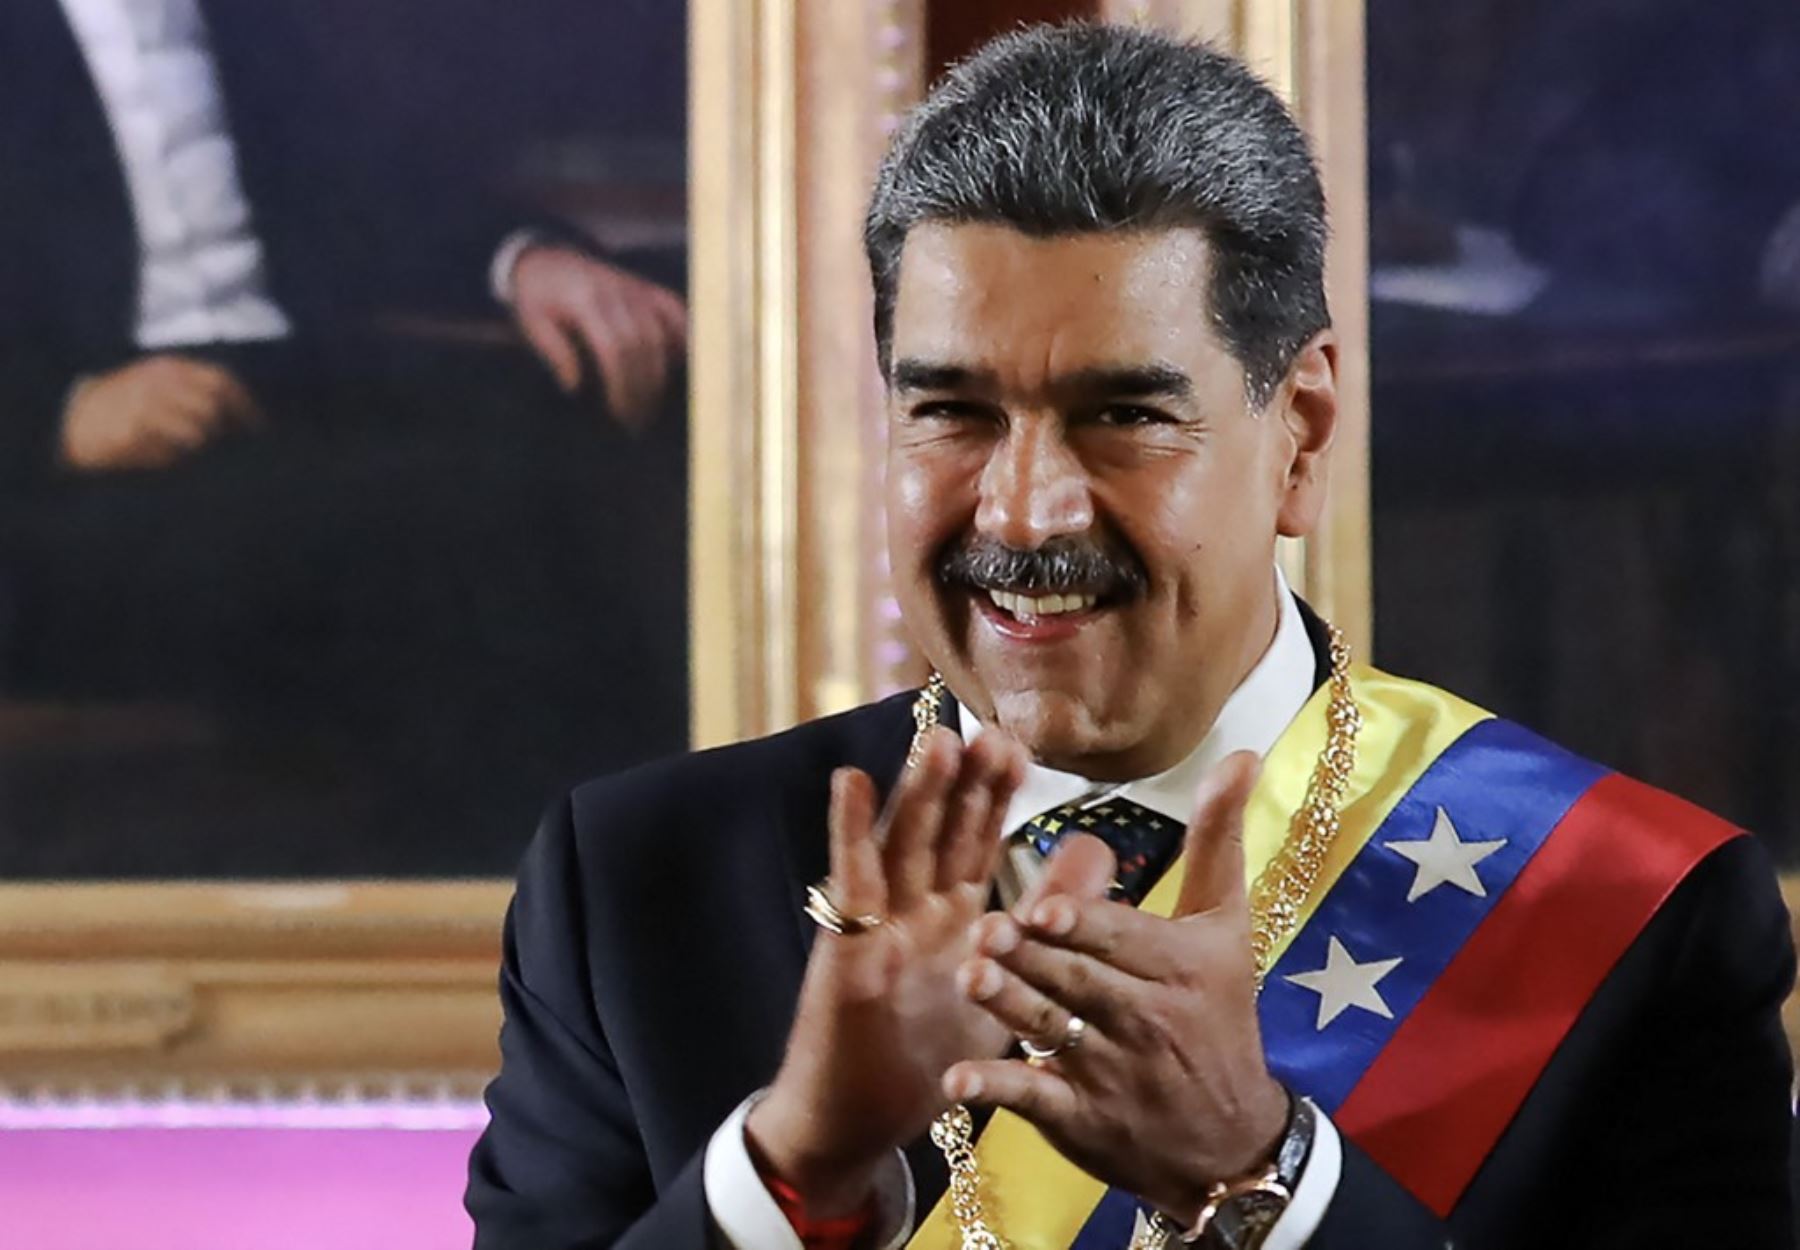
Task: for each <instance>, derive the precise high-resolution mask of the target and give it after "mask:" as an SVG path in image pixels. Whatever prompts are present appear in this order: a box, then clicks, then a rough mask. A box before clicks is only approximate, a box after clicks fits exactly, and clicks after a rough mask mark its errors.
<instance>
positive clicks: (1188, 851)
mask: <svg viewBox="0 0 1800 1250" xmlns="http://www.w3.org/2000/svg"><path fill="white" fill-rule="evenodd" d="M1261 773H1262V761H1261V760H1260V759H1258V758H1257V756H1256V753H1255V752H1253V751H1236V752H1233V753H1232V754H1231V755H1228V756H1226V757H1225V758H1224V759H1223V760H1221V761H1220V762H1219V764H1218V766H1217V767H1216V768H1214V769H1213V770H1212V771H1211V772H1209V773H1208V774H1207V775H1206V780H1204V781H1202V782H1201V783H1200V793H1199V795H1198V796H1197V798H1196V799H1195V803H1194V818H1193V820H1192V821H1190V822H1189V823H1188V830H1187V842H1186V845H1185V846H1184V847H1183V848H1182V849H1183V858H1184V860H1185V861H1186V863H1187V871H1186V873H1185V875H1184V876H1183V877H1182V880H1181V895H1180V897H1179V898H1178V899H1177V901H1176V903H1175V918H1176V919H1180V918H1181V917H1183V916H1196V915H1199V914H1201V913H1202V912H1209V911H1216V910H1219V909H1221V908H1223V907H1225V906H1227V905H1228V904H1231V903H1234V902H1244V901H1246V899H1247V893H1246V890H1245V886H1244V807H1245V805H1246V804H1248V803H1249V801H1250V791H1251V790H1252V789H1253V788H1254V787H1255V785H1256V779H1257V777H1258V776H1259V775H1261Z"/></svg>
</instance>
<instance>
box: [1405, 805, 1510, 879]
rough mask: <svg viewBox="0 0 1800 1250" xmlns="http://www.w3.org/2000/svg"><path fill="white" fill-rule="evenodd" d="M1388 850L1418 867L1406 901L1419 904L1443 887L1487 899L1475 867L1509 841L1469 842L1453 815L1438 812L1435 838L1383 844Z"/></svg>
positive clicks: (1434, 826) (1432, 830)
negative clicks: (1449, 887) (1453, 887)
mask: <svg viewBox="0 0 1800 1250" xmlns="http://www.w3.org/2000/svg"><path fill="white" fill-rule="evenodd" d="M1382 845H1383V846H1385V847H1386V848H1387V849H1388V850H1390V851H1392V852H1394V854H1396V855H1401V856H1404V857H1405V858H1407V859H1410V860H1411V861H1412V862H1413V863H1414V864H1416V865H1418V871H1417V872H1415V873H1414V874H1413V882H1412V887H1411V888H1410V889H1408V890H1407V892H1406V901H1407V902H1409V903H1414V902H1417V901H1418V900H1419V899H1421V898H1423V897H1424V896H1425V895H1427V894H1429V893H1431V892H1432V891H1433V890H1435V889H1437V888H1438V887H1439V886H1440V885H1453V886H1455V887H1456V888H1457V889H1459V890H1463V891H1466V892H1467V893H1470V894H1473V895H1475V896H1476V897H1478V898H1486V897H1487V887H1486V886H1484V885H1483V884H1482V883H1481V877H1480V876H1479V875H1478V874H1477V873H1476V871H1475V865H1476V864H1479V863H1480V862H1481V861H1482V860H1484V859H1486V858H1487V857H1488V856H1490V855H1492V854H1493V853H1494V852H1495V851H1498V850H1499V849H1500V848H1501V847H1503V846H1505V845H1506V839H1505V838H1496V839H1494V840H1493V841H1491V842H1465V841H1463V839H1462V836H1461V835H1460V834H1458V833H1457V831H1456V826H1455V824H1453V823H1452V822H1451V820H1450V813H1449V812H1447V811H1445V810H1444V809H1443V808H1442V807H1439V808H1438V809H1437V819H1436V820H1435V821H1434V822H1433V823H1432V826H1431V836H1430V837H1428V838H1419V839H1416V840H1414V841H1411V842H1383V843H1382Z"/></svg>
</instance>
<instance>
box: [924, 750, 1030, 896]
mask: <svg viewBox="0 0 1800 1250" xmlns="http://www.w3.org/2000/svg"><path fill="white" fill-rule="evenodd" d="M1013 761H1014V749H1009V746H1008V742H1007V740H1006V739H1005V738H1004V737H1003V736H1002V735H1000V734H983V735H982V736H981V737H979V738H977V739H975V741H974V742H973V743H972V744H970V746H969V748H968V750H967V751H966V752H965V754H964V760H963V769H962V772H961V774H960V775H959V776H958V777H957V782H956V787H955V789H953V790H952V791H951V792H950V797H949V800H948V802H947V803H946V805H945V819H944V828H943V831H942V833H941V835H940V837H939V839H938V846H937V854H936V864H937V880H936V887H937V889H938V890H939V891H943V890H948V889H950V888H951V887H952V886H955V885H960V884H962V883H963V882H965V881H971V880H973V879H974V878H975V875H976V873H977V872H978V871H979V869H980V868H981V867H982V866H983V865H985V864H987V863H988V862H989V860H990V859H991V858H992V854H991V853H992V852H993V850H994V849H995V846H996V844H997V843H998V842H999V840H1000V832H999V828H1000V824H1001V822H1002V821H1004V820H1005V818H1006V805H1007V804H1008V803H1009V802H1010V801H1011V798H1012V791H1013V789H1015V788H1016V787H1015V786H1013V785H1010V784H1008V783H1009V782H1010V781H1011V778H1012V774H1013V773H1014V772H1015V771H1017V772H1018V773H1019V775H1020V776H1023V769H1022V768H1021V769H1017V770H1015V768H1014V762H1013ZM996 808H997V809H998V810H996Z"/></svg>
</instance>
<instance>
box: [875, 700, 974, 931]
mask: <svg viewBox="0 0 1800 1250" xmlns="http://www.w3.org/2000/svg"><path fill="white" fill-rule="evenodd" d="M962 767H963V749H962V742H961V740H960V739H959V738H958V737H957V736H956V735H955V734H954V733H952V732H950V731H949V730H948V729H937V730H934V731H933V732H932V733H930V734H929V735H927V736H926V739H925V743H924V749H923V751H922V752H921V754H920V757H919V762H918V763H917V764H914V765H913V766H912V767H911V768H909V769H907V770H906V773H905V775H904V776H902V777H901V779H900V785H899V787H898V788H897V790H896V791H895V794H894V799H893V801H892V803H891V804H890V805H889V810H888V814H887V815H886V816H885V817H884V818H883V821H882V856H881V859H882V867H883V869H884V871H885V873H886V877H887V883H888V906H889V907H891V908H892V909H893V910H894V911H896V912H902V911H905V910H907V909H908V908H910V907H912V906H913V905H915V904H916V903H917V902H918V901H919V900H920V899H921V898H923V897H924V896H925V895H926V894H928V893H930V891H931V889H932V886H933V883H934V882H935V880H936V876H937V871H936V865H935V863H934V860H935V858H936V855H935V851H936V847H937V840H938V831H939V829H940V828H941V826H942V823H943V819H944V806H945V802H946V800H947V798H948V796H949V793H950V788H951V786H953V785H954V784H955V783H956V779H957V776H958V774H959V773H960V772H961V771H962Z"/></svg>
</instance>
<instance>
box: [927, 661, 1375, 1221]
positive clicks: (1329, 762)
mask: <svg viewBox="0 0 1800 1250" xmlns="http://www.w3.org/2000/svg"><path fill="white" fill-rule="evenodd" d="M1326 629H1327V630H1329V631H1330V634H1331V677H1330V686H1331V694H1330V698H1329V702H1328V703H1327V705H1326V709H1325V726H1326V727H1325V749H1324V750H1323V751H1321V752H1319V760H1318V763H1317V764H1315V765H1314V766H1313V773H1312V777H1311V779H1310V780H1309V781H1308V782H1307V784H1306V798H1305V800H1304V801H1303V802H1302V803H1301V804H1300V808H1299V810H1298V811H1296V812H1295V813H1294V819H1293V821H1292V823H1291V824H1290V825H1289V826H1288V836H1287V838H1286V839H1285V840H1284V841H1283V842H1282V844H1281V847H1280V849H1279V850H1277V851H1276V852H1275V857H1274V858H1273V859H1271V860H1270V861H1269V863H1268V865H1267V866H1266V867H1264V868H1263V870H1262V871H1261V872H1260V873H1258V874H1257V875H1256V881H1255V883H1254V884H1252V885H1251V887H1250V953H1251V955H1252V957H1253V958H1254V960H1255V967H1256V988H1257V990H1258V992H1260V991H1261V990H1262V983H1263V978H1264V977H1265V976H1267V975H1268V972H1269V965H1270V962H1271V956H1272V955H1273V954H1274V951H1275V948H1276V946H1277V945H1278V944H1279V943H1280V942H1281V941H1282V940H1283V939H1285V938H1286V937H1287V936H1288V935H1289V934H1290V933H1291V932H1292V931H1293V929H1294V927H1295V926H1296V925H1298V924H1299V922H1300V909H1301V908H1302V907H1304V906H1305V905H1306V900H1307V898H1308V896H1310V895H1311V894H1312V888H1313V883H1314V882H1315V881H1317V880H1318V878H1319V870H1320V869H1321V868H1323V867H1324V866H1325V855H1326V853H1327V852H1328V851H1329V850H1330V849H1331V844H1332V843H1333V842H1334V841H1336V840H1337V835H1338V827H1339V819H1338V811H1339V809H1340V808H1341V807H1342V806H1343V803H1344V793H1345V791H1346V790H1348V789H1349V786H1350V774H1351V772H1352V770H1354V769H1355V767H1356V735H1357V731H1358V730H1360V729H1361V728H1362V713H1361V712H1360V711H1358V710H1357V706H1356V698H1355V696H1354V695H1353V694H1352V693H1351V691H1350V644H1349V642H1347V641H1346V640H1345V638H1344V635H1343V633H1342V632H1341V631H1340V630H1339V629H1338V628H1337V627H1336V626H1335V625H1327V626H1326ZM944 689H945V687H944V679H943V678H942V677H941V676H939V675H938V674H937V673H933V674H932V675H931V679H930V680H929V681H927V682H926V683H925V688H924V689H923V690H921V691H919V694H918V697H917V698H915V699H914V700H913V707H912V713H913V726H914V729H913V738H912V746H911V747H910V749H909V750H908V751H907V755H906V764H907V767H908V768H910V767H912V766H913V765H914V764H917V763H918V762H919V757H920V756H921V755H922V754H923V753H924V750H925V736H926V735H927V734H929V733H930V732H931V731H932V730H933V729H936V728H937V726H938V717H939V711H938V709H939V708H940V707H941V706H942V705H943V701H944ZM974 1134H975V1119H974V1117H973V1116H972V1115H970V1114H969V1109H968V1108H967V1107H965V1106H963V1105H962V1104H961V1103H957V1104H954V1105H952V1106H951V1107H950V1109H949V1110H947V1111H945V1112H944V1113H943V1114H941V1115H939V1116H938V1118H937V1119H936V1121H934V1122H933V1123H932V1126H931V1141H932V1144H933V1145H935V1146H936V1147H937V1148H938V1149H939V1150H941V1151H942V1152H943V1154H944V1162H945V1163H946V1164H948V1165H949V1168H950V1210H951V1213H952V1214H953V1215H954V1216H955V1217H956V1226H957V1228H958V1229H959V1230H960V1231H961V1233H962V1250H1006V1242H1005V1240H1003V1239H1002V1238H1001V1236H1000V1235H999V1234H998V1233H996V1232H995V1231H994V1230H993V1229H991V1228H989V1227H988V1225H987V1218H986V1215H985V1214H984V1208H983V1206H982V1200H981V1171H980V1168H979V1167H978V1166H977V1165H976V1162H975V1141H974ZM1139 1245H1140V1243H1139V1242H1138V1241H1135V1240H1134V1241H1133V1243H1132V1250H1138V1246H1139Z"/></svg>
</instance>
